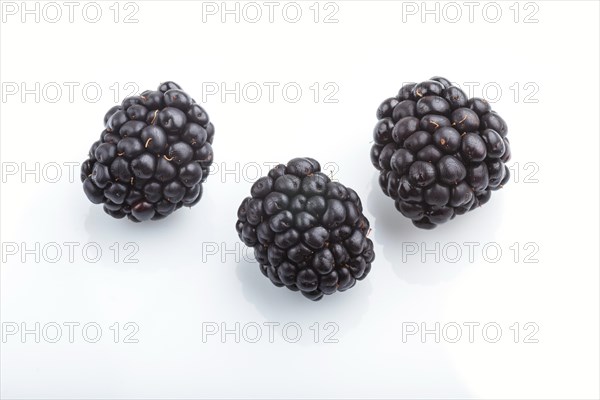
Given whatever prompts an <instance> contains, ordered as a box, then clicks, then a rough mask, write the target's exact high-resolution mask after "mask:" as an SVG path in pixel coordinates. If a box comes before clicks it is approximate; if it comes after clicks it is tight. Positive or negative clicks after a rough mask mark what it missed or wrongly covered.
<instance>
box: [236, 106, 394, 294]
mask: <svg viewBox="0 0 600 400" xmlns="http://www.w3.org/2000/svg"><path fill="white" fill-rule="evenodd" d="M385 107H388V106H382V109H386V108H385ZM382 112H383V111H382ZM320 171H321V166H320V165H319V163H318V162H317V161H315V160H313V159H312V158H295V159H293V160H291V161H290V162H289V163H288V164H287V165H283V164H280V165H278V166H276V167H275V168H273V169H272V170H271V171H270V172H269V174H268V176H265V177H262V178H260V179H258V180H257V181H256V182H255V183H254V185H253V186H252V189H251V190H250V193H251V197H247V198H245V199H244V201H242V204H241V205H240V207H239V209H238V221H237V223H236V225H235V227H236V230H237V232H238V235H239V237H240V239H241V240H242V241H243V242H244V243H245V244H246V246H249V247H253V248H254V255H255V258H256V260H257V261H258V262H259V264H260V270H261V271H262V273H263V274H264V275H265V276H267V277H268V278H269V279H270V280H271V282H272V283H273V284H274V285H275V286H278V287H282V286H286V287H287V288H288V289H290V290H293V291H300V292H301V293H302V294H303V295H304V296H305V297H307V298H309V299H311V300H320V299H321V298H322V297H323V295H325V294H333V293H335V292H336V291H340V292H343V291H345V290H348V289H350V288H351V287H353V286H354V284H355V283H356V281H357V280H362V279H364V278H365V277H366V276H367V274H368V273H369V271H370V270H371V262H372V261H373V259H374V258H375V254H374V252H373V242H372V241H371V240H370V239H369V238H367V235H368V233H369V221H368V220H367V218H366V217H365V216H364V215H363V214H362V205H361V202H360V199H359V197H358V195H357V194H356V192H355V191H354V190H352V189H350V188H347V187H345V186H344V185H342V184H340V183H338V182H332V181H331V180H330V179H329V178H328V177H327V175H325V174H323V173H321V172H320Z"/></svg>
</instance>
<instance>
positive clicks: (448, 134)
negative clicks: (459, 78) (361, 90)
mask: <svg viewBox="0 0 600 400" xmlns="http://www.w3.org/2000/svg"><path fill="white" fill-rule="evenodd" d="M377 119H378V120H379V121H378V122H377V125H376V126H375V129H374V130H373V139H374V142H375V143H374V144H373V146H372V147H371V162H372V163H373V165H374V166H375V168H377V169H378V170H379V171H380V175H379V185H380V186H381V189H382V190H383V193H385V194H386V195H387V196H389V197H391V198H392V199H393V200H394V201H395V205H396V208H397V209H398V211H400V213H402V215H404V216H405V217H408V218H410V219H411V220H412V222H413V224H414V225H415V226H417V227H419V228H425V229H432V228H435V227H436V226H437V225H438V224H441V223H444V222H446V221H448V220H450V219H452V218H454V217H455V216H456V215H461V214H464V213H466V212H467V211H471V210H473V209H474V208H476V207H478V206H481V205H483V204H485V203H486V202H487V201H488V200H489V199H490V196H491V193H492V191H494V190H498V189H500V188H501V187H502V186H503V185H504V184H505V183H506V182H508V179H509V177H510V175H509V171H508V167H507V166H506V165H505V163H506V162H507V161H508V160H509V159H510V145H509V142H508V138H507V137H506V134H507V133H508V128H507V127H506V122H504V120H503V119H502V118H501V117H500V116H499V115H498V114H497V113H496V112H494V111H492V109H491V107H490V105H489V103H488V102H487V101H486V100H484V99H480V98H468V97H467V95H466V94H465V93H464V92H463V91H462V90H461V89H459V88H458V87H456V86H453V85H452V84H451V83H450V81H448V80H447V79H444V78H441V77H433V78H431V79H430V80H427V81H424V82H421V83H410V84H406V85H404V86H402V88H401V89H400V91H399V92H398V95H396V96H395V97H390V98H389V99H387V100H385V101H384V102H383V103H381V105H380V106H379V108H378V109H377Z"/></svg>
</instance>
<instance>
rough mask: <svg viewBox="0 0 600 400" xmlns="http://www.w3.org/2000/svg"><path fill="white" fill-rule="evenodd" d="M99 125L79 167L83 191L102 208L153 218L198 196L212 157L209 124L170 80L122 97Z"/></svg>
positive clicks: (132, 216) (117, 214)
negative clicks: (100, 130) (100, 125)
mask: <svg viewBox="0 0 600 400" xmlns="http://www.w3.org/2000/svg"><path fill="white" fill-rule="evenodd" d="M104 125H105V129H104V131H102V134H101V135H100V140H98V141H96V142H94V144H93V145H92V147H91V149H90V152H89V158H88V159H87V160H85V161H84V162H83V164H82V166H81V181H82V182H83V191H84V192H85V194H86V195H87V197H88V199H89V200H90V201H91V202H92V203H94V204H100V203H104V211H105V212H106V213H107V214H109V215H111V216H113V217H115V218H123V217H125V216H127V218H129V219H130V220H132V221H135V222H140V221H145V220H149V219H153V220H157V219H161V218H164V217H166V216H167V215H169V214H171V213H172V212H173V211H175V210H177V209H179V208H181V207H182V206H188V207H191V206H193V205H194V204H196V203H197V202H198V201H200V198H201V197H202V183H203V182H204V181H205V180H206V178H207V176H208V168H209V167H210V165H211V164H212V161H213V150H212V142H213V137H214V133H215V128H214V126H213V124H212V123H211V122H210V121H209V119H208V114H207V113H206V111H204V109H203V108H202V107H201V106H200V105H198V104H196V102H195V101H194V99H192V98H191V97H190V96H189V95H188V94H187V93H186V92H184V91H183V90H181V88H180V87H179V85H177V84H176V83H174V82H165V83H162V84H161V85H160V86H159V88H158V90H154V91H153V90H147V91H145V92H143V93H142V94H140V95H139V96H133V97H128V98H126V99H125V100H123V103H122V104H121V105H120V106H114V107H112V108H111V109H110V110H108V112H107V113H106V115H105V116H104Z"/></svg>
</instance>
